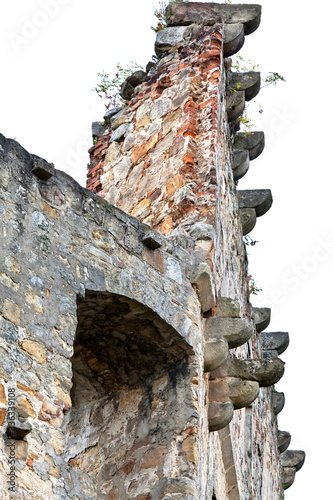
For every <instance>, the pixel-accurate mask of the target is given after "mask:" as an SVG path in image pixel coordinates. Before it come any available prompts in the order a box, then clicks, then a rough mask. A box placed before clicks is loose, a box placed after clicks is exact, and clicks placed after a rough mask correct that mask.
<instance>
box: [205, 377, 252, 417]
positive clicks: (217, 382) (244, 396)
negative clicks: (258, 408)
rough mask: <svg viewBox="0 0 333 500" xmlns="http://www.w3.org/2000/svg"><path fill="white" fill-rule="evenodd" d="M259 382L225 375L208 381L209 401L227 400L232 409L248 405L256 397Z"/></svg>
mask: <svg viewBox="0 0 333 500" xmlns="http://www.w3.org/2000/svg"><path fill="white" fill-rule="evenodd" d="M258 394H259V384H258V382H256V381H249V380H242V379H239V378H235V377H225V378H222V379H214V380H210V381H209V401H210V402H213V401H214V402H228V401H231V403H232V404H233V406H234V409H235V410H237V409H240V408H245V407H247V406H249V405H250V404H251V403H253V401H254V400H255V399H256V398H257V397H258Z"/></svg>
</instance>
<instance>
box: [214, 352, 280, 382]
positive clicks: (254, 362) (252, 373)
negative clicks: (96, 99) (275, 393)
mask: <svg viewBox="0 0 333 500" xmlns="http://www.w3.org/2000/svg"><path fill="white" fill-rule="evenodd" d="M283 373H284V363H283V361H281V359H278V358H276V359H269V360H261V359H237V358H228V359H226V360H225V362H224V363H223V364H222V365H221V366H220V367H219V368H218V369H217V370H215V371H214V372H212V374H211V376H212V377H214V378H215V377H216V378H223V377H235V378H241V379H244V380H253V381H256V382H258V383H259V385H260V387H269V386H271V385H273V384H275V383H276V382H278V381H279V380H280V379H281V377H282V376H283Z"/></svg>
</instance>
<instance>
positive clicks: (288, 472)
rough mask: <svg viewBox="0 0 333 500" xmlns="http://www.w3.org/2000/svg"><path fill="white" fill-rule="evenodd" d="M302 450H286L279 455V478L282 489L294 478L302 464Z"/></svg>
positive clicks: (303, 455)
mask: <svg viewBox="0 0 333 500" xmlns="http://www.w3.org/2000/svg"><path fill="white" fill-rule="evenodd" d="M304 462H305V453H304V451H299V450H297V451H293V450H287V451H285V452H283V453H281V455H280V464H281V480H282V486H283V489H284V490H286V489H288V488H289V487H290V486H291V485H292V484H293V482H294V480H295V475H296V472H298V471H299V470H300V469H301V468H302V467H303V465H304Z"/></svg>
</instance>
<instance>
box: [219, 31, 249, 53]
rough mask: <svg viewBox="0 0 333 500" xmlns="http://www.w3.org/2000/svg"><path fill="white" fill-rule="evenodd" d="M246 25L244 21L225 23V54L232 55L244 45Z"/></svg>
mask: <svg viewBox="0 0 333 500" xmlns="http://www.w3.org/2000/svg"><path fill="white" fill-rule="evenodd" d="M244 40H245V37H244V25H243V24H242V23H235V24H225V26H224V39H223V56H224V57H230V56H233V55H234V54H237V52H238V51H239V50H240V49H241V48H242V47H243V45H244Z"/></svg>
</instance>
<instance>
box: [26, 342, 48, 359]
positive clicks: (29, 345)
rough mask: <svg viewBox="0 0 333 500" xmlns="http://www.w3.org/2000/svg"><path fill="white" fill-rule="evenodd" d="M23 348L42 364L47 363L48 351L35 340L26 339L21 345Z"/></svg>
mask: <svg viewBox="0 0 333 500" xmlns="http://www.w3.org/2000/svg"><path fill="white" fill-rule="evenodd" d="M21 347H22V349H23V350H24V351H26V352H27V353H29V354H30V355H31V356H33V357H34V358H36V359H38V361H39V362H40V363H45V361H46V349H45V347H44V346H43V345H41V344H39V343H38V342H35V341H34V340H28V339H24V340H23V342H22V344H21Z"/></svg>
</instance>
